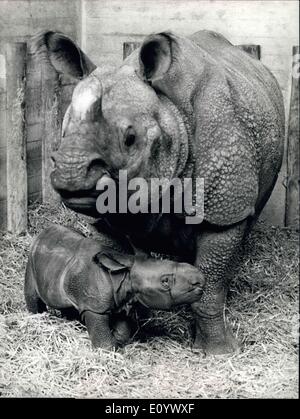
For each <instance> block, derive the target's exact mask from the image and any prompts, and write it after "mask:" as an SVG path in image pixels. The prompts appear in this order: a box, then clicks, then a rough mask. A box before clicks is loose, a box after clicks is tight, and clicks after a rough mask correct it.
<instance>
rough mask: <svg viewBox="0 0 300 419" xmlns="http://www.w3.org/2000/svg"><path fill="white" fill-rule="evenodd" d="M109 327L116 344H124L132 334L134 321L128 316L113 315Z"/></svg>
mask: <svg viewBox="0 0 300 419" xmlns="http://www.w3.org/2000/svg"><path fill="white" fill-rule="evenodd" d="M111 329H112V333H113V336H114V338H115V339H116V341H117V343H118V345H124V344H126V343H127V342H128V341H129V339H130V337H131V335H132V332H133V329H134V322H133V321H132V320H131V319H130V318H129V317H128V316H125V315H114V316H112V317H111Z"/></svg>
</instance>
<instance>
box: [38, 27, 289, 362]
mask: <svg viewBox="0 0 300 419" xmlns="http://www.w3.org/2000/svg"><path fill="white" fill-rule="evenodd" d="M32 50H33V52H34V53H35V54H37V55H38V56H39V57H40V59H44V60H47V61H48V62H50V63H51V64H52V65H53V66H54V67H55V68H56V69H57V70H58V71H60V72H67V73H68V74H69V75H72V76H73V77H75V78H77V79H78V80H80V79H82V80H81V81H80V82H79V83H78V85H77V87H76V89H75V91H74V94H73V99H72V103H71V105H70V107H69V109H68V111H67V113H66V115H65V118H64V124H63V125H64V126H63V138H62V142H61V146H60V149H59V150H58V152H57V153H56V154H55V155H54V156H53V159H54V161H55V170H54V171H53V173H52V176H51V180H52V184H53V186H54V188H55V189H56V190H57V191H58V192H59V193H60V194H61V196H62V198H63V200H64V202H65V203H66V205H68V206H69V207H70V208H73V209H74V210H75V211H79V212H85V213H87V214H90V215H96V214H95V201H96V198H97V191H96V189H95V185H96V183H97V181H98V180H99V179H101V178H102V176H104V175H106V176H111V177H112V178H116V177H117V174H118V171H119V170H120V169H125V170H128V178H129V179H130V178H132V177H135V176H143V177H144V178H145V179H147V180H149V178H151V177H159V178H161V177H167V178H169V179H171V178H173V177H180V178H183V177H192V178H193V179H195V178H196V177H203V178H204V181H205V202H204V204H205V208H204V209H205V217H204V222H203V223H202V224H200V225H194V226H187V225H186V224H185V223H184V221H183V217H182V216H180V215H178V214H171V215H160V216H155V215H148V214H146V215H138V214H137V215H131V216H130V215H123V214H117V215H115V216H113V215H108V216H105V217H103V218H104V222H102V224H101V223H99V230H101V228H102V226H103V225H104V224H105V225H106V227H107V226H109V228H110V229H111V231H112V232H114V231H123V232H124V233H125V234H126V235H128V236H129V237H130V239H131V240H132V241H133V243H134V244H135V245H136V246H140V247H143V248H145V249H146V250H148V251H153V250H154V251H160V252H163V253H169V254H176V255H178V256H180V257H181V258H182V260H184V261H189V262H192V263H193V264H194V265H195V266H196V267H198V268H199V271H200V272H202V273H203V274H204V275H205V278H206V284H205V288H204V292H203V295H202V296H201V297H200V298H199V301H198V302H196V303H194V304H193V305H192V308H193V311H194V313H195V318H196V336H195V342H194V345H195V346H196V347H202V348H203V349H204V351H205V352H207V353H213V354H219V353H226V352H232V351H235V350H236V349H237V348H238V345H237V342H236V341H235V339H234V338H233V336H232V334H231V332H230V330H229V328H228V326H227V325H226V324H225V321H224V307H225V299H226V293H227V290H228V281H229V278H230V275H228V274H230V273H231V272H232V268H233V266H234V263H235V260H236V259H237V253H238V251H239V249H240V248H241V246H242V243H243V240H244V237H245V234H246V233H247V232H248V231H249V230H250V228H251V226H252V225H253V224H254V222H255V220H256V219H257V217H258V216H259V214H260V212H261V210H262V208H263V207H264V205H265V203H266V201H267V200H268V198H269V196H270V194H271V192H272V189H273V187H274V184H275V182H276V179H277V175H278V172H279V169H280V166H281V161H282V153H283V138H284V108H283V100H282V95H281V92H280V89H279V86H278V83H277V82H276V80H275V78H274V77H273V75H272V74H271V73H270V72H269V71H268V69H267V68H266V67H264V66H263V64H262V63H261V62H259V61H257V60H255V59H254V58H252V57H251V56H249V55H248V54H247V53H245V52H243V51H241V50H240V49H238V48H237V47H234V46H233V45H232V44H231V43H230V42H229V41H227V40H226V39H225V38H224V37H223V36H222V35H219V34H217V33H214V32H209V31H200V32H197V33H196V34H194V35H193V36H191V37H190V38H183V37H180V36H177V35H174V34H171V33H161V34H155V35H151V36H149V37H147V38H146V39H145V40H144V42H143V44H142V46H141V48H139V49H138V50H137V51H135V52H134V53H132V54H131V55H130V56H129V57H128V58H127V59H126V60H125V61H124V63H123V64H122V65H120V66H119V67H116V68H113V67H105V66H103V67H99V68H96V66H94V65H93V64H92V63H91V62H90V61H88V60H87V58H86V56H85V55H84V54H83V53H82V51H80V49H79V48H78V47H76V46H75V44H74V43H72V41H71V40H69V39H68V38H66V37H64V36H63V35H61V34H58V33H53V32H46V33H43V34H39V35H38V36H37V37H36V38H35V39H34V40H33V42H32ZM100 183H101V182H100ZM145 238H146V240H145Z"/></svg>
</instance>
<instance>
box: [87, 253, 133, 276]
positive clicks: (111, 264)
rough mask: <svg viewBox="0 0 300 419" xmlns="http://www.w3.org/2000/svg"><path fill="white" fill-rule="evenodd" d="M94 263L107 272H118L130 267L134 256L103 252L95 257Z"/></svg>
mask: <svg viewBox="0 0 300 419" xmlns="http://www.w3.org/2000/svg"><path fill="white" fill-rule="evenodd" d="M94 261H95V262H96V263H97V264H98V265H101V266H102V267H103V268H104V269H106V270H107V271H109V272H120V271H123V270H128V269H130V268H131V267H132V265H133V263H134V256H133V255H124V254H122V253H118V252H115V251H103V252H99V253H97V254H96V255H95V257H94Z"/></svg>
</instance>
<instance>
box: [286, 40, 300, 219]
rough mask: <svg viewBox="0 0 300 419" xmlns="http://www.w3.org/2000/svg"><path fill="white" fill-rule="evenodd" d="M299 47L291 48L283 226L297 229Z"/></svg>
mask: <svg viewBox="0 0 300 419" xmlns="http://www.w3.org/2000/svg"><path fill="white" fill-rule="evenodd" d="M299 59H300V57H299V46H294V47H293V68H292V86H291V99H290V112H289V124H288V136H287V188H286V210H285V225H286V226H298V227H299V173H300V172H299V170H300V168H299Z"/></svg>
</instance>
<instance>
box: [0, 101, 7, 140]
mask: <svg viewBox="0 0 300 419" xmlns="http://www.w3.org/2000/svg"><path fill="white" fill-rule="evenodd" d="M5 113H6V112H5V111H4V110H3V109H0V147H6V128H5V127H6V115H5Z"/></svg>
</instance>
